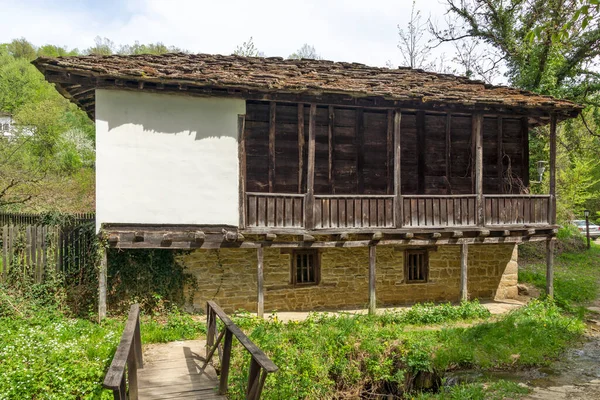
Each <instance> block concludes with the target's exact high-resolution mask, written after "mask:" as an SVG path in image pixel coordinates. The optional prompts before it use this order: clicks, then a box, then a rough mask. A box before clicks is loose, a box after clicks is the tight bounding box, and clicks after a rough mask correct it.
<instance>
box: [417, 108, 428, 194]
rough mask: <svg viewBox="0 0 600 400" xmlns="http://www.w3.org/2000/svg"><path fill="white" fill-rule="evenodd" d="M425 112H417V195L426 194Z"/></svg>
mask: <svg viewBox="0 0 600 400" xmlns="http://www.w3.org/2000/svg"><path fill="white" fill-rule="evenodd" d="M426 134H427V133H426V132H425V112H424V111H418V112H417V194H424V193H425V141H426V138H425V135H426Z"/></svg>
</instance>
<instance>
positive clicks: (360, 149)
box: [356, 108, 365, 194]
mask: <svg viewBox="0 0 600 400" xmlns="http://www.w3.org/2000/svg"><path fill="white" fill-rule="evenodd" d="M363 112H364V110H363V109H362V108H357V109H356V190H357V192H356V193H358V194H364V193H365V174H364V168H365V125H364V119H363V116H364V115H363Z"/></svg>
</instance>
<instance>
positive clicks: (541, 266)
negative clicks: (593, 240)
mask: <svg viewBox="0 0 600 400" xmlns="http://www.w3.org/2000/svg"><path fill="white" fill-rule="evenodd" d="M599 281H600V246H598V245H596V244H592V248H591V249H590V250H585V251H582V252H577V253H572V252H564V253H562V254H560V255H558V256H557V257H556V258H555V261H554V295H555V297H556V299H557V301H559V302H564V303H566V304H569V303H575V304H585V303H589V302H591V301H593V300H595V299H596V298H597V297H598V282H599ZM519 282H523V283H530V284H532V285H534V286H536V287H538V288H540V289H542V290H545V287H546V264H545V261H543V260H540V259H537V260H533V261H528V262H525V263H521V267H520V269H519Z"/></svg>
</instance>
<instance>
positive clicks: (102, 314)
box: [98, 249, 108, 321]
mask: <svg viewBox="0 0 600 400" xmlns="http://www.w3.org/2000/svg"><path fill="white" fill-rule="evenodd" d="M107 269H108V259H107V255H106V249H102V254H101V256H100V268H99V269H98V320H99V321H102V320H103V319H104V318H106V275H107Z"/></svg>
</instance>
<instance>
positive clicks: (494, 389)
mask: <svg viewBox="0 0 600 400" xmlns="http://www.w3.org/2000/svg"><path fill="white" fill-rule="evenodd" d="M527 393H529V389H528V388H527V387H523V386H521V385H519V384H517V383H515V382H510V381H503V380H500V381H496V382H485V383H469V384H461V385H456V386H452V387H448V388H443V389H442V391H441V392H440V393H436V394H432V393H420V394H419V395H418V396H416V397H415V399H416V400H466V399H469V400H503V399H514V398H519V397H520V395H524V394H527Z"/></svg>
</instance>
